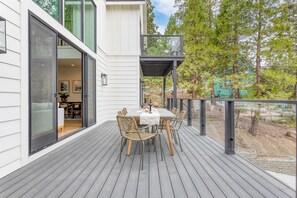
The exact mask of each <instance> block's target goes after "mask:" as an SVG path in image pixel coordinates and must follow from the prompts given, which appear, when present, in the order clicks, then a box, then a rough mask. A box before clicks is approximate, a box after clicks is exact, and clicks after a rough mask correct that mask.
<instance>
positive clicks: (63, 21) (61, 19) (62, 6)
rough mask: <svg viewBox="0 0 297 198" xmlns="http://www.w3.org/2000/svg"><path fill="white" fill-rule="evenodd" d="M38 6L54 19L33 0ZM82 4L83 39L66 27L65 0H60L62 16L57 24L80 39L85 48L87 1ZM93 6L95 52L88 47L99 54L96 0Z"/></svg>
mask: <svg viewBox="0 0 297 198" xmlns="http://www.w3.org/2000/svg"><path fill="white" fill-rule="evenodd" d="M32 1H33V2H34V3H35V4H36V5H38V6H39V7H40V8H41V9H42V10H43V11H44V12H46V13H47V14H48V15H49V16H51V17H52V18H54V17H53V16H52V15H50V14H49V13H48V12H47V11H46V10H44V9H43V8H42V7H41V5H40V4H38V3H37V2H35V1H34V0H32ZM81 2H82V4H81V16H82V17H81V24H82V28H81V39H80V38H78V37H77V36H76V35H74V34H73V33H72V32H71V31H70V30H68V29H67V28H66V27H65V0H60V1H59V4H60V8H61V9H60V10H59V14H60V20H57V19H55V18H54V19H55V20H56V21H57V22H59V23H60V24H61V25H62V26H63V27H64V28H65V29H66V30H67V31H69V32H70V33H71V34H72V35H73V36H75V37H76V38H77V39H79V40H80V41H81V42H82V43H83V44H84V45H85V46H87V45H86V43H85V0H81ZM92 4H93V5H94V8H95V20H94V21H95V30H94V31H95V32H94V36H95V38H94V41H95V43H94V45H95V46H94V50H93V49H92V48H90V47H89V46H87V47H88V48H89V49H90V50H92V51H93V52H95V53H97V6H96V4H95V2H94V0H92Z"/></svg>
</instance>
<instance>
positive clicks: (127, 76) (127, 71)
mask: <svg viewBox="0 0 297 198" xmlns="http://www.w3.org/2000/svg"><path fill="white" fill-rule="evenodd" d="M133 59H134V61H132V60H133ZM119 63H120V64H119ZM138 68H139V58H138V57H137V56H134V58H131V56H129V57H125V56H118V57H112V58H110V60H109V73H110V76H109V77H108V87H109V102H110V108H109V115H110V119H113V120H114V119H115V115H116V113H117V111H119V110H120V109H122V108H123V107H126V108H128V109H129V108H135V107H137V106H138V104H139V93H138V90H139V72H138V71H139V69H138Z"/></svg>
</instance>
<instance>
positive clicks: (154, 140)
mask: <svg viewBox="0 0 297 198" xmlns="http://www.w3.org/2000/svg"><path fill="white" fill-rule="evenodd" d="M153 142H154V152H156V136H155V137H154V139H153Z"/></svg>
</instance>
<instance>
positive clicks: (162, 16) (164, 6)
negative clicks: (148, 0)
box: [152, 0, 176, 34]
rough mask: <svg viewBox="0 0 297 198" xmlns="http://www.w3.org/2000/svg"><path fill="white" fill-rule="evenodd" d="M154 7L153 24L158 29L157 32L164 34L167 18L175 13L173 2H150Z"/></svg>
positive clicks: (155, 0) (164, 0) (171, 0)
mask: <svg viewBox="0 0 297 198" xmlns="http://www.w3.org/2000/svg"><path fill="white" fill-rule="evenodd" d="M152 3H153V5H154V6H155V9H154V13H155V23H156V25H157V26H158V27H159V28H158V31H159V32H160V33H161V34H164V31H165V29H166V26H167V23H168V20H169V17H170V15H171V14H173V13H174V12H175V11H176V8H175V7H174V0H152Z"/></svg>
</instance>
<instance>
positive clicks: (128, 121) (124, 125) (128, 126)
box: [117, 115, 139, 133]
mask: <svg viewBox="0 0 297 198" xmlns="http://www.w3.org/2000/svg"><path fill="white" fill-rule="evenodd" d="M117 121H118V126H119V128H120V131H121V132H123V133H139V129H138V126H137V123H136V121H135V119H134V118H133V117H130V116H123V115H118V116H117Z"/></svg>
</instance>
